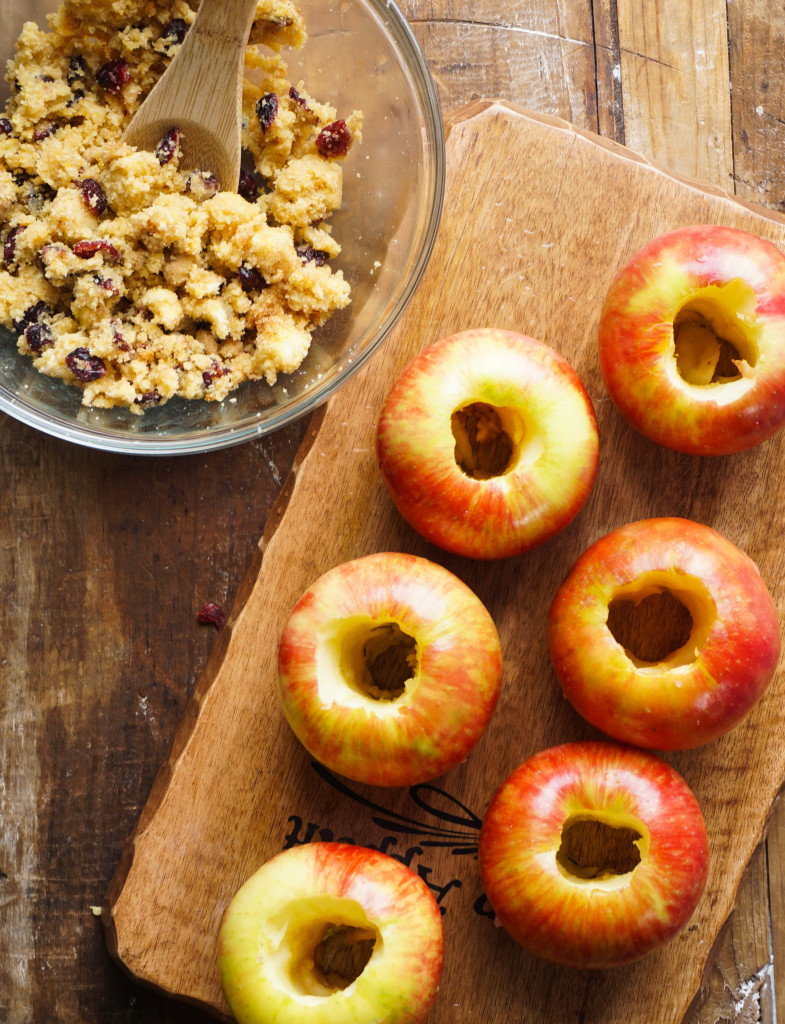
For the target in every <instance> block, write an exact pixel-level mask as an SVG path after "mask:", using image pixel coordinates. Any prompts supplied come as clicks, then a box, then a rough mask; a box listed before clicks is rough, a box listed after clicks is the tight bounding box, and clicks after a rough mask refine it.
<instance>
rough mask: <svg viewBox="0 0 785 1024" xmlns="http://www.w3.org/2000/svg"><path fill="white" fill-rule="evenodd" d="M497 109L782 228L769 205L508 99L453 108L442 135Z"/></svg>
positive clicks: (782, 219) (784, 222)
mask: <svg viewBox="0 0 785 1024" xmlns="http://www.w3.org/2000/svg"><path fill="white" fill-rule="evenodd" d="M499 109H503V110H506V111H508V112H510V113H513V114H518V115H519V116H521V117H524V118H526V119H527V120H529V121H536V122H537V123H539V124H542V125H544V126H546V127H548V128H553V129H556V130H559V131H565V132H569V133H571V134H573V135H578V136H580V137H581V138H583V139H585V140H587V141H588V142H591V143H593V144H595V145H597V146H599V147H600V148H601V149H604V150H607V151H608V152H609V153H612V154H613V155H614V156H617V157H620V158H622V159H625V160H631V161H632V162H633V163H637V164H641V165H643V166H644V167H647V168H649V169H650V170H651V171H652V172H654V173H657V174H664V175H666V176H667V177H669V178H672V179H673V180H674V181H678V182H679V183H680V184H682V185H685V186H687V187H688V188H692V189H695V190H696V191H698V192H703V193H705V194H707V195H712V196H716V197H717V198H718V199H726V200H728V201H729V202H731V203H734V204H736V205H737V206H740V207H742V208H743V209H745V210H748V211H750V212H751V213H754V214H757V215H758V216H759V217H763V218H764V219H766V220H769V221H772V223H774V224H777V225H779V226H780V227H785V213H779V212H778V211H777V210H771V209H769V208H768V207H765V206H761V205H759V204H758V203H753V202H751V201H750V200H747V199H742V198H741V197H740V196H737V195H734V194H733V193H732V192H728V191H727V189H724V188H722V187H721V186H719V185H713V184H712V183H711V182H707V181H702V180H701V179H700V178H696V177H692V176H690V175H687V174H682V173H680V172H678V171H674V170H672V169H671V168H669V167H666V166H664V165H662V164H657V163H655V162H653V161H652V160H649V158H648V157H646V156H644V155H643V154H642V153H638V152H637V151H636V150H634V149H631V148H629V147H628V146H625V145H623V144H622V143H620V142H616V141H615V139H608V138H606V137H605V136H603V135H599V134H597V132H594V131H592V130H591V129H589V128H579V127H578V126H577V125H574V124H572V122H570V121H567V120H566V119H565V118H563V117H559V116H558V114H551V113H548V112H547V111H539V110H533V109H531V108H529V107H525V106H522V105H521V104H519V103H513V102H511V101H510V100H505V99H501V98H496V99H493V98H487V99H476V100H472V101H471V102H469V103H466V104H464V105H463V106H461V107H458V108H456V110H454V111H453V112H452V113H450V114H449V115H448V116H447V117H446V118H445V121H444V133H445V137H447V138H449V136H450V134H451V132H452V131H453V130H454V129H455V128H457V127H459V126H460V125H461V124H463V123H464V122H466V121H469V120H471V119H472V118H475V117H482V116H492V115H493V113H494V112H495V111H497V110H499Z"/></svg>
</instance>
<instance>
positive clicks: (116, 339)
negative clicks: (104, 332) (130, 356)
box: [109, 320, 131, 352]
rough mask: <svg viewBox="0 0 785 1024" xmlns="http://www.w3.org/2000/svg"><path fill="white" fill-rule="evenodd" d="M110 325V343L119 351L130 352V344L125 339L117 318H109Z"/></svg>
mask: <svg viewBox="0 0 785 1024" xmlns="http://www.w3.org/2000/svg"><path fill="white" fill-rule="evenodd" d="M109 322H110V323H111V325H112V343H113V344H114V345H115V347H116V348H119V349H120V351H121V352H130V351H131V346H130V345H129V344H128V342H127V341H126V340H125V335H124V334H123V330H122V327H121V326H120V321H119V320H110V321H109Z"/></svg>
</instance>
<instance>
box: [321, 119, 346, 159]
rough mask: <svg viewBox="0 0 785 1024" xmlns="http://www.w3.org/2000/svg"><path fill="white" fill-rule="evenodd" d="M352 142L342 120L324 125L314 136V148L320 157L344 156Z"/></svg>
mask: <svg viewBox="0 0 785 1024" xmlns="http://www.w3.org/2000/svg"><path fill="white" fill-rule="evenodd" d="M351 142H352V133H351V132H350V131H349V129H348V128H347V126H346V122H345V121H344V120H339V121H333V122H332V124H328V125H325V126H324V128H322V130H321V131H320V132H319V134H318V135H317V136H316V148H317V150H318V151H319V154H320V155H321V156H326V157H335V156H346V154H347V153H348V152H349V146H350V145H351Z"/></svg>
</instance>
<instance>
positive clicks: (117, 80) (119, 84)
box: [95, 58, 131, 93]
mask: <svg viewBox="0 0 785 1024" xmlns="http://www.w3.org/2000/svg"><path fill="white" fill-rule="evenodd" d="M95 80H96V82H98V84H99V85H100V86H101V88H102V89H106V91H107V92H114V93H121V92H122V91H123V88H124V87H125V86H126V85H128V83H129V82H130V81H131V68H130V66H129V64H128V61H127V60H123V59H122V58H118V59H117V60H110V61H108V62H107V63H106V64H103V65H102V66H101V67H100V68H99V69H98V70H97V71H96V73H95Z"/></svg>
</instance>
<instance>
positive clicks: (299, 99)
mask: <svg viewBox="0 0 785 1024" xmlns="http://www.w3.org/2000/svg"><path fill="white" fill-rule="evenodd" d="M289 96H290V97H291V99H293V100H294V102H295V103H296V104H297V106H298V107H302V108H303V110H307V109H308V101H307V100H305V99H303V97H302V96H301V95H300V94H299V92H298V91H297V90H296V89H295V87H294V86H293V85H292V86H291V87H290V88H289Z"/></svg>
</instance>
